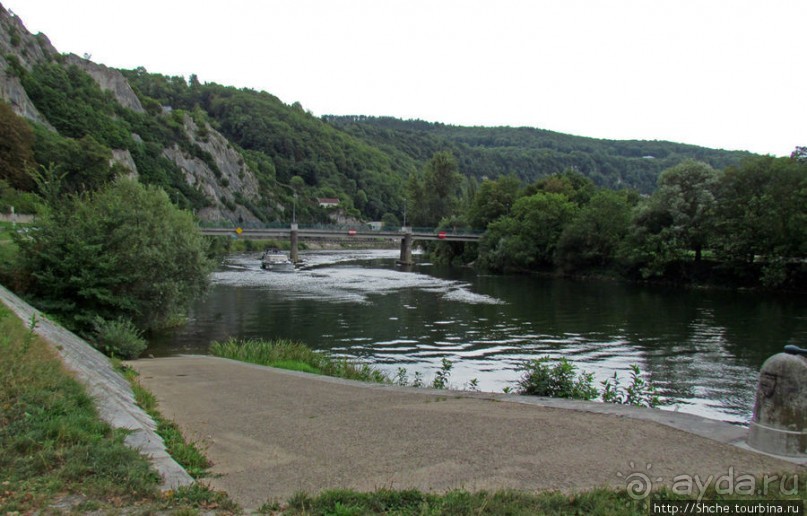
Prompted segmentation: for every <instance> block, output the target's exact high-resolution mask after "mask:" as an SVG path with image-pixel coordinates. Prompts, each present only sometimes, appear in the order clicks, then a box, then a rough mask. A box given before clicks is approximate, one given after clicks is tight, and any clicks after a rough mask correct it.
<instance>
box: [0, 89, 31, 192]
mask: <svg viewBox="0 0 807 516" xmlns="http://www.w3.org/2000/svg"><path fill="white" fill-rule="evenodd" d="M33 146H34V133H33V131H31V128H30V127H29V126H28V124H27V123H26V122H25V120H23V119H22V118H20V117H18V116H17V115H16V114H14V112H13V111H12V110H11V107H10V106H9V105H8V104H6V103H5V102H0V181H2V182H3V184H6V185H9V186H12V187H14V188H17V189H20V190H29V189H30V188H31V187H32V186H33V185H32V182H31V179H30V178H29V177H28V175H27V174H26V173H25V170H26V168H27V167H29V166H32V165H33V163H34V153H33ZM0 198H2V197H0Z"/></svg>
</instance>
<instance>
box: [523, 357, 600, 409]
mask: <svg viewBox="0 0 807 516" xmlns="http://www.w3.org/2000/svg"><path fill="white" fill-rule="evenodd" d="M550 360H551V358H550V357H541V358H539V359H536V360H530V361H528V362H527V363H526V364H525V365H524V376H522V377H521V380H519V382H518V387H519V394H529V395H532V396H548V397H551V398H573V399H579V400H591V399H594V398H596V397H597V394H598V393H597V388H596V387H594V374H593V373H587V372H585V371H584V372H582V373H580V374H579V375H578V374H577V367H576V366H575V365H574V364H572V363H571V362H569V361H568V360H566V359H565V358H561V359H560V361H559V362H558V363H556V364H555V365H551V364H550V363H549V362H550Z"/></svg>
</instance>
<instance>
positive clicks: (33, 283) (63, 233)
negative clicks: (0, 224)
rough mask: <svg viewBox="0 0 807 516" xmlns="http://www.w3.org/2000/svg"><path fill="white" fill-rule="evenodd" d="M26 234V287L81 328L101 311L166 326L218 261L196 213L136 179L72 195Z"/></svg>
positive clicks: (23, 255) (141, 323) (107, 317)
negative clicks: (209, 249) (211, 254)
mask: <svg viewBox="0 0 807 516" xmlns="http://www.w3.org/2000/svg"><path fill="white" fill-rule="evenodd" d="M28 236H29V237H28V238H24V239H19V241H18V242H17V244H18V245H19V247H20V254H19V257H20V265H21V267H22V270H21V271H20V276H21V277H26V278H29V284H28V285H27V289H26V290H27V291H26V292H25V293H26V294H27V295H28V297H29V298H30V299H32V300H33V301H34V302H35V304H36V305H37V307H38V308H40V309H41V310H44V311H47V312H49V313H51V314H52V315H54V316H56V317H59V318H61V320H62V321H63V322H64V323H66V324H67V325H69V327H70V329H72V330H78V331H87V332H91V331H92V330H93V326H94V323H95V321H96V319H97V318H99V317H100V318H101V319H105V320H114V319H117V318H119V317H123V318H126V319H131V320H132V321H133V322H134V323H135V324H136V326H137V327H138V328H142V329H144V330H149V329H154V328H160V327H163V326H165V325H166V324H167V323H168V322H170V321H171V320H172V319H174V318H175V316H176V315H177V314H183V313H184V312H185V310H186V309H187V306H188V304H189V303H190V302H191V301H192V300H193V299H194V298H196V296H198V295H200V294H201V293H203V292H204V290H205V288H206V287H207V283H208V273H209V272H210V270H211V269H212V265H213V264H212V262H211V261H210V260H209V259H208V258H207V244H206V242H205V240H204V238H203V237H202V235H201V234H200V232H199V228H198V227H197V225H196V223H195V222H194V220H193V216H192V215H191V214H190V213H188V212H183V211H180V210H178V209H177V208H176V207H174V206H173V205H172V204H171V202H170V200H169V199H168V196H167V195H166V194H165V192H163V191H162V190H160V189H159V188H155V187H146V186H143V185H141V184H139V183H137V182H135V181H131V180H118V181H116V182H115V183H113V184H110V185H107V186H106V187H104V188H103V189H102V190H101V191H99V192H95V193H92V194H85V195H81V196H71V197H70V198H68V199H67V200H66V201H64V204H63V205H60V206H59V207H58V209H53V210H50V213H48V214H46V215H45V216H43V217H40V218H38V219H37V221H36V223H35V224H34V226H32V231H30V232H29V233H28Z"/></svg>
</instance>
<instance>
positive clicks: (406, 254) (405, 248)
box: [398, 228, 414, 265]
mask: <svg viewBox="0 0 807 516" xmlns="http://www.w3.org/2000/svg"><path fill="white" fill-rule="evenodd" d="M404 233H405V234H404V237H403V238H402V239H401V259H400V260H398V263H399V264H400V265H412V264H413V263H414V262H413V261H412V230H411V229H409V228H404Z"/></svg>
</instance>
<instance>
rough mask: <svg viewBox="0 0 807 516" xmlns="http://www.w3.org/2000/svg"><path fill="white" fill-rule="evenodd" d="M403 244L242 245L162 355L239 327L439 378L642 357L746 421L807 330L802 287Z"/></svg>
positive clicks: (689, 407) (670, 390)
mask: <svg viewBox="0 0 807 516" xmlns="http://www.w3.org/2000/svg"><path fill="white" fill-rule="evenodd" d="M396 256H397V252H394V251H360V252H357V251H350V252H347V251H339V252H317V253H309V254H307V255H305V258H306V261H307V265H306V268H305V269H303V270H300V271H297V272H296V273H294V274H280V273H271V272H266V271H263V270H261V269H260V267H259V264H258V259H257V255H255V256H253V255H241V256H236V257H233V258H231V259H230V260H229V261H228V262H227V264H226V265H225V266H224V267H223V268H222V269H221V270H220V271H218V272H216V273H215V274H214V276H213V284H214V286H213V288H212V290H211V292H210V295H209V296H208V297H207V298H206V299H204V300H202V301H200V302H199V303H197V304H196V306H195V307H194V309H193V311H192V313H191V318H190V321H189V324H188V325H187V326H185V327H183V328H181V329H180V330H178V331H177V332H175V333H173V334H172V335H166V336H163V337H162V338H159V339H156V340H155V341H154V342H153V344H152V348H151V350H150V351H151V352H152V353H154V354H155V355H159V354H175V353H188V352H192V353H205V352H206V351H207V347H208V345H209V344H210V342H212V341H215V340H222V339H226V338H228V337H230V336H236V337H257V338H276V337H282V338H291V339H295V340H300V341H303V342H305V343H306V344H308V345H310V346H311V347H314V348H316V349H326V350H330V351H331V352H333V353H336V354H340V355H346V356H351V357H358V358H360V359H362V360H366V361H368V362H371V363H373V364H375V365H377V366H379V367H381V368H382V369H385V370H388V371H390V372H392V373H394V372H395V370H396V369H397V368H398V367H405V368H406V369H407V370H408V372H409V375H410V377H411V376H412V375H413V374H414V373H415V372H420V373H422V374H423V375H424V377H425V378H427V379H429V378H431V377H432V376H433V375H434V372H435V371H436V370H437V369H438V367H439V365H440V361H441V359H442V358H444V357H445V358H448V359H449V360H451V361H452V362H454V370H453V371H452V377H451V382H452V384H453V385H454V386H457V387H462V386H463V385H465V384H466V383H467V382H469V381H470V380H471V379H473V378H476V379H477V380H478V383H479V387H480V388H481V389H482V390H488V391H501V390H502V389H503V388H504V387H507V386H512V385H514V383H515V382H516V381H517V379H518V377H519V373H518V368H519V365H520V364H521V363H523V361H524V360H526V359H530V358H537V357H540V356H544V355H550V356H552V357H560V356H565V357H567V358H569V359H570V360H572V361H574V362H575V363H576V364H577V365H578V366H579V367H580V368H582V369H585V370H587V371H591V372H593V373H594V374H595V377H596V378H597V379H598V381H599V380H603V379H605V378H607V377H609V376H611V374H613V372H614V371H617V372H619V373H620V376H622V377H623V378H625V379H626V378H627V371H628V366H629V365H630V364H633V363H637V364H639V366H640V367H641V368H642V370H643V371H646V372H647V373H649V374H650V375H651V378H652V381H653V383H654V384H656V385H658V386H659V387H660V388H661V394H662V395H663V396H664V397H665V398H667V399H668V400H669V401H670V406H669V407H668V408H670V409H672V410H681V411H683V412H692V413H697V414H701V415H704V416H707V417H712V418H716V419H723V420H727V421H733V422H738V423H747V422H748V419H749V418H750V414H751V407H752V405H753V397H754V391H755V387H756V378H757V371H758V370H759V367H760V365H761V364H762V362H763V361H764V360H765V359H766V358H767V357H768V356H770V355H772V354H773V353H776V352H779V351H780V350H781V349H782V347H783V346H784V345H785V344H799V345H803V344H804V343H805V341H807V339H805V337H807V302H806V301H805V299H804V298H796V299H788V298H771V297H766V296H763V295H761V294H751V293H741V292H713V291H697V290H695V291H690V290H681V289H660V288H649V287H638V286H631V285H620V284H617V283H600V282H575V281H568V280H557V279H547V278H532V277H524V276H491V275H477V274H476V273H475V272H474V271H471V270H465V269H440V268H436V267H427V266H420V267H416V268H415V269H414V271H413V272H406V271H402V270H399V269H396V268H395V266H394V260H395V258H396Z"/></svg>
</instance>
